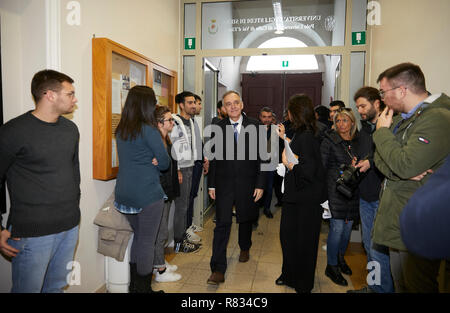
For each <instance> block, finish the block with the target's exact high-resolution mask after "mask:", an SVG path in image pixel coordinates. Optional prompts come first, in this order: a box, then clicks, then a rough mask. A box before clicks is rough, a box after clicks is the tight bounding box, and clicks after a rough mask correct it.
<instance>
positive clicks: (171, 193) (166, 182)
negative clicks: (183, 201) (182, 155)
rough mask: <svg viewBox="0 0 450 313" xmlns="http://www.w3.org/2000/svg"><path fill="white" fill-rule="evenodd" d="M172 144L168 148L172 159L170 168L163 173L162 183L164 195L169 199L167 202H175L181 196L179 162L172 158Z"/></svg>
mask: <svg viewBox="0 0 450 313" xmlns="http://www.w3.org/2000/svg"><path fill="white" fill-rule="evenodd" d="M171 151H172V144H170V145H168V146H167V153H168V154H169V158H170V161H171V162H170V165H169V168H168V169H167V170H165V171H161V176H160V181H161V187H162V188H163V190H164V193H165V194H166V196H167V197H168V199H167V201H173V200H175V198H177V197H179V196H180V183H179V181H178V170H177V169H178V166H177V161H176V160H175V159H173V158H172V155H171V153H170V152H171Z"/></svg>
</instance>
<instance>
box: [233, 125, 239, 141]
mask: <svg viewBox="0 0 450 313" xmlns="http://www.w3.org/2000/svg"><path fill="white" fill-rule="evenodd" d="M238 125H239V123H233V127H234V140H236V142H237V141H238V130H237V126H238Z"/></svg>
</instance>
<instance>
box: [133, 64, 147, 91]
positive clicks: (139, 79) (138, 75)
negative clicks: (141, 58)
mask: <svg viewBox="0 0 450 313" xmlns="http://www.w3.org/2000/svg"><path fill="white" fill-rule="evenodd" d="M130 80H131V87H133V86H134V85H145V82H144V73H143V72H142V70H141V69H140V68H139V67H137V66H136V65H135V64H133V63H130Z"/></svg>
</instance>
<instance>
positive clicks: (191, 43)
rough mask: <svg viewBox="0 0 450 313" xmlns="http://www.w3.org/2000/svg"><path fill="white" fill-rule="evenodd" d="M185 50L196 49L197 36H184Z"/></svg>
mask: <svg viewBox="0 0 450 313" xmlns="http://www.w3.org/2000/svg"><path fill="white" fill-rule="evenodd" d="M184 50H195V38H184Z"/></svg>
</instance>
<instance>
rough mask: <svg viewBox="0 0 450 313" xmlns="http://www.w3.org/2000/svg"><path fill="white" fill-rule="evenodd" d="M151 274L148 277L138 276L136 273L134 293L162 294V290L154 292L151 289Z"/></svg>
mask: <svg viewBox="0 0 450 313" xmlns="http://www.w3.org/2000/svg"><path fill="white" fill-rule="evenodd" d="M152 278H153V273H150V274H148V275H139V274H138V273H137V272H136V283H135V290H134V292H135V293H164V291H163V290H158V291H155V290H153V289H152Z"/></svg>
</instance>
